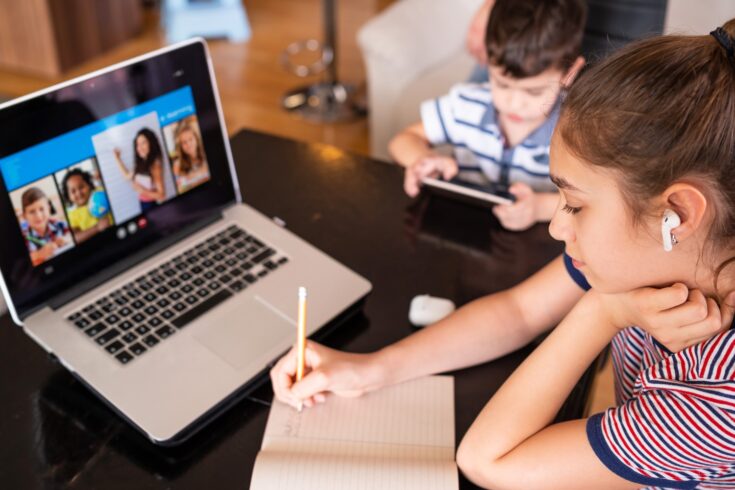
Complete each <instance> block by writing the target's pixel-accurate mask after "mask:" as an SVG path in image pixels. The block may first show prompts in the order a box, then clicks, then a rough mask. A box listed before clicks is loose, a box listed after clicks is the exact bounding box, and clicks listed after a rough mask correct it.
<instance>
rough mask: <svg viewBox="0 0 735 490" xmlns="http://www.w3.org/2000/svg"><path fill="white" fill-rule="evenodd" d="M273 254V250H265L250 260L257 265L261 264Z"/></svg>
mask: <svg viewBox="0 0 735 490" xmlns="http://www.w3.org/2000/svg"><path fill="white" fill-rule="evenodd" d="M275 253H276V251H275V250H273V249H272V248H267V249H265V250H264V251H263V252H261V253H259V254H258V255H256V256H255V257H253V259H252V260H253V262H255V263H256V264H259V263H261V262H263V261H264V260H265V259H267V258H268V257H270V256H271V255H275Z"/></svg>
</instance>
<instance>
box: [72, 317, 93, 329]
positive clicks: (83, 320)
mask: <svg viewBox="0 0 735 490" xmlns="http://www.w3.org/2000/svg"><path fill="white" fill-rule="evenodd" d="M74 325H76V326H77V327H79V328H87V327H88V326H89V320H87V319H86V318H80V319H79V320H77V321H75V322H74Z"/></svg>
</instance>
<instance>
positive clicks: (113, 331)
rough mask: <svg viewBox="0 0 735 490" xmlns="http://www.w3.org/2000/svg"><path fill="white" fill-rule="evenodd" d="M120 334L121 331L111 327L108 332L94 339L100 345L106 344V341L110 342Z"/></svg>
mask: <svg viewBox="0 0 735 490" xmlns="http://www.w3.org/2000/svg"><path fill="white" fill-rule="evenodd" d="M118 335H120V332H119V331H118V330H116V329H114V328H111V329H110V330H108V331H107V332H105V333H103V334H102V335H100V336H99V337H97V338H96V339H94V341H95V342H97V343H98V344H100V345H105V344H106V343H108V342H109V341H111V340H112V339H114V338H115V337H117V336H118ZM113 354H114V352H113Z"/></svg>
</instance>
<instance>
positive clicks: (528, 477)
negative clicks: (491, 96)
mask: <svg viewBox="0 0 735 490" xmlns="http://www.w3.org/2000/svg"><path fill="white" fill-rule="evenodd" d="M733 35H735V20H732V21H730V22H728V23H727V24H726V25H725V26H724V28H721V29H717V30H715V31H713V33H712V35H710V36H696V37H695V36H691V37H687V36H665V37H659V38H652V39H648V40H645V41H642V42H639V43H636V44H632V45H630V46H628V47H626V48H623V49H622V50H620V51H619V52H617V53H616V54H614V55H612V56H611V57H610V58H608V59H607V60H605V61H603V62H602V63H601V64H599V65H597V66H595V67H593V68H592V69H590V70H589V71H588V72H587V73H585V74H584V75H583V76H582V77H581V78H580V79H579V81H578V82H577V83H576V84H575V85H574V86H573V87H572V89H571V91H570V93H569V96H568V98H567V99H566V101H565V103H564V107H563V109H562V113H561V116H560V120H559V125H558V126H557V130H556V132H555V134H554V137H553V139H552V148H551V175H552V179H553V181H554V182H555V183H556V184H557V186H558V187H559V189H560V191H561V198H560V203H559V207H558V209H557V211H556V213H555V215H554V218H553V220H552V222H551V225H550V231H551V233H552V235H553V236H554V237H555V238H557V239H559V240H562V241H563V242H564V243H565V246H566V254H565V257H564V258H563V259H560V260H557V261H555V262H554V263H552V264H550V265H549V266H547V267H546V268H545V269H543V270H542V271H540V272H539V273H537V274H536V275H535V276H533V277H531V278H530V279H528V280H527V281H525V282H524V284H523V285H521V286H518V287H516V288H513V289H512V290H510V291H508V292H505V293H500V294H497V295H493V296H492V297H489V298H483V299H482V300H478V301H476V302H474V303H471V304H470V305H468V306H467V307H465V308H462V309H460V310H459V311H458V312H457V313H456V314H455V315H453V316H452V317H450V319H447V320H445V321H443V322H440V323H439V324H437V325H435V326H434V327H431V328H430V329H429V330H426V331H423V332H420V333H418V334H416V335H414V336H412V337H413V339H412V338H408V339H405V340H404V341H401V342H399V343H397V344H395V345H393V346H389V347H387V348H385V349H383V350H381V351H378V352H377V353H374V354H365V355H355V354H344V353H338V352H335V351H332V350H329V349H325V348H323V347H321V346H318V345H316V344H312V345H310V349H309V350H307V361H308V362H309V365H310V366H311V369H312V371H311V373H309V375H307V376H306V377H304V379H303V380H302V381H301V382H300V383H297V384H294V383H293V377H292V375H291V372H292V364H293V354H292V353H289V354H288V355H287V356H286V357H284V358H283V359H282V360H281V361H279V364H278V365H277V366H276V367H274V369H273V371H272V373H271V374H272V379H273V382H274V389H275V391H276V394H277V395H278V397H279V398H281V399H283V400H286V401H288V402H289V403H293V402H294V400H296V401H298V400H304V403H305V404H306V405H307V406H308V405H313V404H314V403H317V402H320V401H323V400H324V398H325V392H327V391H331V392H335V393H337V394H344V395H355V394H359V393H362V392H364V391H367V390H370V389H375V388H378V387H380V386H383V385H385V384H388V383H391V382H398V381H401V380H403V379H407V378H409V377H412V376H418V375H423V374H428V373H430V372H439V371H443V370H449V369H456V368H458V367H462V366H464V365H469V364H471V363H473V361H482V360H486V359H489V358H492V357H493V356H494V355H497V354H498V353H500V352H502V351H503V350H504V349H507V348H508V347H513V346H515V345H518V344H521V343H522V342H523V341H524V340H526V339H527V338H528V337H529V333H530V334H535V333H537V332H539V331H541V330H543V327H542V325H549V324H553V323H555V322H556V321H557V320H558V319H559V318H561V317H562V316H564V315H566V317H565V318H564V319H563V320H562V321H561V323H560V324H559V326H558V327H557V328H556V329H555V330H554V331H553V332H552V333H551V334H550V335H549V337H548V338H547V339H546V340H545V341H544V342H543V343H542V344H541V346H540V347H539V348H538V349H536V350H535V351H534V352H533V353H532V354H531V355H530V356H529V357H528V358H527V359H526V361H525V362H524V363H523V364H522V365H521V366H520V367H519V368H518V370H517V371H516V372H515V373H514V374H513V375H512V376H511V377H510V378H509V379H508V381H507V382H506V383H505V384H504V385H503V386H502V387H501V389H500V390H498V392H497V393H496V394H495V396H494V397H493V398H492V399H491V400H490V401H489V402H488V404H487V405H486V406H485V408H484V409H483V410H482V412H481V413H480V415H479V416H478V418H477V420H476V421H475V422H474V423H473V425H472V427H471V428H470V430H469V431H468V432H467V434H466V435H465V437H464V439H463V441H462V443H461V444H460V447H459V450H458V453H457V462H458V464H459V466H460V468H461V469H462V471H463V472H464V473H465V474H466V475H467V476H468V478H470V479H471V480H473V481H474V482H475V483H477V484H479V485H482V486H484V487H488V488H523V489H528V488H533V489H536V488H640V487H646V486H656V487H664V488H733V487H735V403H734V402H733V399H734V396H733V393H735V331H734V330H731V329H730V326H731V324H732V319H733V309H732V305H733V304H735V272H733V269H732V267H731V265H732V263H733V262H735V190H733V188H732V184H731V183H732V182H733V179H734V178H735V117H734V116H733V115H734V114H735V40H734V39H733ZM673 216H676V217H677V219H676V220H674V221H673V224H672V221H670V220H671V218H672V217H673ZM669 245H670V246H671V247H670V248H671V251H667V250H666V249H667V248H669ZM565 270H566V271H567V272H568V278H570V279H571V282H572V283H576V284H577V290H575V289H574V288H573V287H571V285H570V281H569V280H562V273H563V272H564V271H565ZM548 286H557V289H549V288H548ZM552 291H553V295H552ZM548 296H553V297H552V298H551V299H550V300H549V301H548V303H547V302H544V303H541V306H538V305H539V302H538V301H532V300H533V299H536V300H538V299H540V298H544V297H548ZM580 298H581V299H580ZM521 300H523V301H525V302H522V301H521ZM512 314H515V315H517V316H520V317H521V319H515V320H514V319H513V318H512V316H511V315H512ZM506 319H507V320H508V321H509V323H510V325H511V327H512V328H511V329H509V330H507V334H506V335H505V337H510V339H508V338H505V339H504V335H502V334H501V333H500V332H499V331H498V329H499V327H493V326H485V327H481V326H480V323H483V322H484V323H485V324H487V323H488V322H491V323H495V322H498V323H499V324H500V327H503V328H504V327H505V324H504V323H502V321H503V320H506ZM462 323H464V324H465V326H466V327H467V329H466V330H465V332H463V333H464V335H465V338H466V337H467V336H469V335H468V332H469V334H477V335H475V336H474V337H473V339H472V342H470V341H469V340H466V339H465V340H463V339H459V338H458V337H459V335H460V333H461V330H460V328H459V326H460V325H461V324H462ZM631 325H637V326H631ZM518 330H520V331H518ZM485 342H500V343H501V346H497V345H490V344H484V343H485ZM483 344H484V345H483ZM608 344H611V345H612V359H613V365H614V369H615V373H616V394H617V398H618V403H619V404H618V406H617V407H614V408H611V409H609V410H607V411H606V412H604V413H601V414H596V415H593V416H592V417H590V418H588V419H585V420H574V421H569V422H565V423H560V424H551V422H552V420H553V419H554V416H555V414H556V412H557V411H558V409H559V408H560V406H561V404H562V403H563V401H564V399H565V398H566V396H567V395H568V394H569V392H570V391H571V389H572V387H573V386H574V384H575V383H576V382H577V380H578V379H579V376H580V375H581V374H582V373H583V371H584V370H585V369H586V367H587V366H588V365H589V364H590V362H592V360H593V359H594V358H595V357H596V356H597V355H598V354H599V352H600V351H601V350H602V349H603V348H604V347H605V346H607V345H608ZM431 347H433V348H434V350H433V351H432V350H430V348H431ZM455 348H458V349H460V350H459V351H458V352H447V351H453V350H454V349H455ZM483 350H484V351H486V352H485V353H483ZM488 352H489V353H488ZM420 355H423V359H424V362H423V363H422V362H414V361H416V360H417V359H420V357H419V356H420ZM432 356H433V357H436V359H434V358H432ZM461 357H464V358H465V359H461ZM404 363H405V364H414V366H413V367H411V366H405V364H404ZM422 364H424V367H419V368H416V367H415V366H416V365H419V366H421V365H422ZM426 365H428V366H426Z"/></svg>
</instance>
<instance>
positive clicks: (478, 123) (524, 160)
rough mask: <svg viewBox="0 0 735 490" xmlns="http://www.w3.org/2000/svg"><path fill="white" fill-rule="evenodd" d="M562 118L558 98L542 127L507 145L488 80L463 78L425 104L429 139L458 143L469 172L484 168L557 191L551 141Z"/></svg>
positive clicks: (497, 176)
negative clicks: (551, 177) (552, 177)
mask: <svg viewBox="0 0 735 490" xmlns="http://www.w3.org/2000/svg"><path fill="white" fill-rule="evenodd" d="M558 119H559V104H558V103H557V104H555V105H554V107H553V108H551V113H550V114H549V116H548V118H547V119H546V121H544V123H543V124H542V125H541V126H540V127H538V128H537V129H536V130H535V131H533V132H532V133H531V134H530V135H528V136H527V137H526V139H524V140H523V141H522V142H521V143H519V144H517V145H516V146H514V147H510V148H506V147H505V141H504V137H503V135H502V132H501V130H500V126H499V122H498V115H497V112H496V111H495V107H494V106H493V103H492V94H491V92H490V87H489V85H488V84H486V83H485V84H468V83H461V84H457V85H455V86H453V87H452V88H451V90H450V91H449V93H448V94H447V95H444V96H442V97H439V98H437V99H431V100H427V101H425V102H423V103H422V104H421V122H422V123H423V126H424V132H425V133H426V136H427V138H428V140H429V142H430V143H431V144H432V145H434V146H438V145H443V144H450V145H452V146H453V150H454V157H455V158H456V160H457V163H458V165H459V169H460V172H461V175H462V176H463V177H464V176H468V177H470V178H471V175H472V174H473V173H474V174H478V173H479V174H484V175H485V176H486V177H487V179H489V180H490V181H492V182H497V183H500V184H504V185H510V184H512V183H514V182H525V183H527V184H528V185H529V186H531V188H533V189H534V190H535V191H537V192H556V187H555V186H554V184H552V183H551V181H550V180H549V145H550V143H551V134H552V132H553V131H554V126H555V125H556V122H557V120H558Z"/></svg>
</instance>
